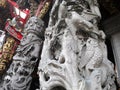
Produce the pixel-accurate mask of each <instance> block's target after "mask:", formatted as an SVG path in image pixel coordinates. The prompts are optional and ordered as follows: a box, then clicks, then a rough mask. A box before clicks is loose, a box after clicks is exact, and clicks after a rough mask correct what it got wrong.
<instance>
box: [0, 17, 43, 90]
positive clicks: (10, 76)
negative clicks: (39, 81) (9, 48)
mask: <svg viewBox="0 0 120 90" xmlns="http://www.w3.org/2000/svg"><path fill="white" fill-rule="evenodd" d="M24 31H25V32H24V33H25V35H24V37H23V39H22V40H21V43H20V45H19V46H18V48H17V50H16V54H15V55H14V56H13V62H12V64H11V66H10V68H9V70H8V71H7V74H6V76H5V78H4V82H3V85H2V87H1V88H0V90H29V88H30V84H31V80H32V77H31V74H32V72H33V71H34V68H35V66H36V63H37V61H38V59H39V58H40V51H41V48H42V44H43V39H44V23H43V21H42V20H41V19H38V18H37V17H31V18H30V19H29V20H28V22H27V24H26V27H25V30H24Z"/></svg>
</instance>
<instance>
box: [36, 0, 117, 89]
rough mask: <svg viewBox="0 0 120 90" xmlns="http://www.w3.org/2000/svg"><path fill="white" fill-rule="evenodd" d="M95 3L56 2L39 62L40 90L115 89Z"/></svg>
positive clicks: (90, 0)
mask: <svg viewBox="0 0 120 90" xmlns="http://www.w3.org/2000/svg"><path fill="white" fill-rule="evenodd" d="M100 17H101V15H100V12H99V8H98V4H97V1H96V0H56V1H55V3H54V5H53V7H52V10H51V13H50V20H49V25H48V28H47V30H46V32H45V41H44V45H43V50H42V55H41V61H40V63H39V67H38V69H39V71H38V73H39V81H40V90H116V86H115V84H114V70H113V64H112V63H111V62H110V61H109V60H108V59H107V50H106V45H105V44H104V40H105V35H104V33H103V32H102V31H101V30H99V29H98V27H97V23H98V21H99V19H100Z"/></svg>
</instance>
